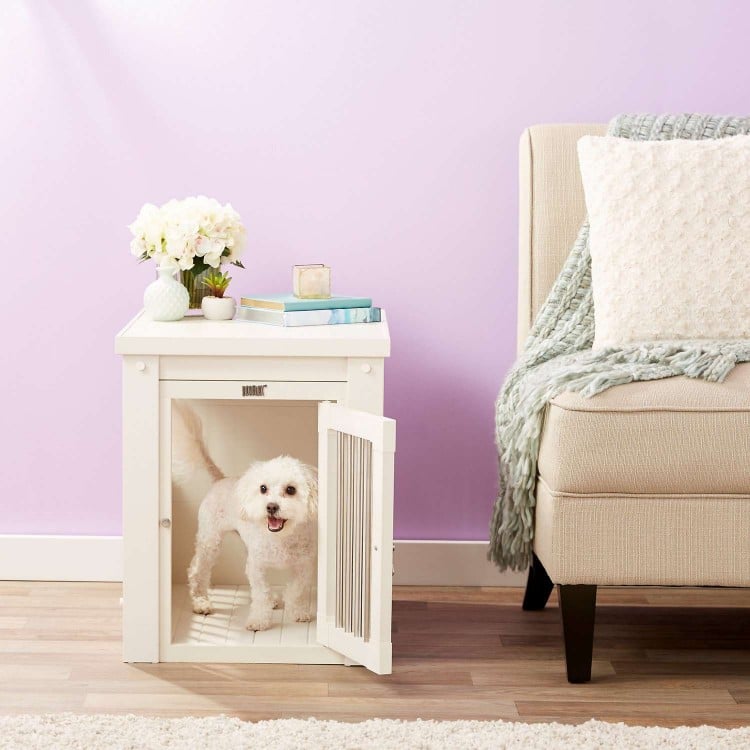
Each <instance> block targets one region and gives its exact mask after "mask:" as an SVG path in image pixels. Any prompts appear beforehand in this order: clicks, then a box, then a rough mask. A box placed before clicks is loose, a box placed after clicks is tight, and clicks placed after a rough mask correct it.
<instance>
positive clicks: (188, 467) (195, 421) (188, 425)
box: [172, 399, 224, 484]
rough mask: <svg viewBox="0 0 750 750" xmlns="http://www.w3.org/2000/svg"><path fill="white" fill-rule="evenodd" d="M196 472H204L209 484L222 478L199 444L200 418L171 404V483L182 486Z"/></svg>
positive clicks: (176, 403)
mask: <svg viewBox="0 0 750 750" xmlns="http://www.w3.org/2000/svg"><path fill="white" fill-rule="evenodd" d="M199 471H205V472H206V473H207V474H208V475H209V476H210V477H211V480H212V481H213V482H217V481H218V480H219V479H223V478H224V473H223V472H222V470H221V469H220V468H219V467H218V466H217V465H216V464H215V463H214V461H213V459H212V458H211V456H210V455H209V453H208V449H207V448H206V443H205V442H204V440H203V425H202V424H201V420H200V417H199V416H198V415H197V414H196V413H195V412H194V411H193V410H192V409H191V408H190V407H189V406H188V405H187V404H186V403H185V402H184V401H180V400H178V399H175V400H174V401H172V480H173V481H174V482H175V483H176V484H186V483H187V482H188V481H189V480H190V479H192V477H193V476H194V475H195V474H196V473H197V472H199Z"/></svg>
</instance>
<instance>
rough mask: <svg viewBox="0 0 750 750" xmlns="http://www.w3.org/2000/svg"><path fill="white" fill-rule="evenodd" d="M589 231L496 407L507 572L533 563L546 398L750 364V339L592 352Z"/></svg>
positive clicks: (676, 127) (623, 134)
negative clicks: (540, 449)
mask: <svg viewBox="0 0 750 750" xmlns="http://www.w3.org/2000/svg"><path fill="white" fill-rule="evenodd" d="M747 133H750V118H739V117H712V116H708V115H696V114H690V115H663V116H657V115H621V116H619V117H616V118H615V119H614V120H612V122H611V123H610V125H609V135H612V136H617V137H619V138H630V139H632V140H639V141H645V140H669V139H672V138H689V139H693V140H699V139H704V138H723V137H726V136H732V135H737V134H747ZM588 235H589V228H588V222H584V224H583V226H582V227H581V230H580V232H579V233H578V237H577V238H576V241H575V243H574V245H573V248H572V250H571V252H570V255H569V256H568V259H567V260H566V261H565V265H564V266H563V269H562V271H561V272H560V275H559V276H558V278H557V280H556V281H555V283H554V285H553V287H552V291H551V292H550V294H549V297H548V298H547V300H546V301H545V303H544V305H542V308H541V310H540V311H539V314H538V315H537V318H536V321H535V322H534V325H533V327H532V329H531V333H530V334H529V337H528V339H527V340H526V343H525V346H524V351H523V353H522V354H521V356H520V358H519V359H518V361H517V362H516V364H515V365H514V366H513V368H512V370H511V371H510V373H509V375H508V377H507V379H506V381H505V384H504V385H503V387H502V390H501V391H500V395H499V396H498V399H497V403H496V405H495V410H496V431H495V439H496V442H497V448H498V454H499V459H500V460H499V475H500V483H499V491H498V497H497V501H496V502H495V508H494V511H493V514H492V522H491V526H490V550H489V558H490V559H491V560H493V561H494V562H495V563H496V564H497V566H498V567H499V568H500V569H501V570H505V569H506V568H512V569H515V570H522V569H524V568H526V567H527V566H528V565H529V562H530V560H531V550H532V541H533V538H534V508H535V505H536V479H537V456H538V452H539V440H540V435H541V430H542V420H543V416H544V410H545V408H546V406H547V404H548V402H549V401H550V399H552V398H554V397H555V396H557V395H558V394H560V393H562V392H563V391H573V392H576V393H580V394H581V395H582V396H593V395H595V394H597V393H600V392H601V391H604V390H606V389H607V388H611V387H612V386H614V385H620V384H622V383H630V382H632V381H637V380H657V379H659V378H671V377H674V376H676V375H686V376H688V377H691V378H703V379H704V380H709V381H718V382H720V381H722V380H724V378H725V377H726V376H727V374H728V373H729V372H730V371H731V369H732V368H733V367H734V366H735V364H737V363H738V362H747V361H750V341H739V342H738V341H711V342H708V343H707V342H706V341H701V342H694V341H693V342H691V341H678V342H655V343H648V344H640V345H634V346H629V347H626V348H622V349H616V348H606V349H599V350H597V351H592V349H591V346H592V343H593V340H594V301H593V297H592V293H591V256H590V254H589V242H588Z"/></svg>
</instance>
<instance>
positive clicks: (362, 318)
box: [236, 305, 380, 328]
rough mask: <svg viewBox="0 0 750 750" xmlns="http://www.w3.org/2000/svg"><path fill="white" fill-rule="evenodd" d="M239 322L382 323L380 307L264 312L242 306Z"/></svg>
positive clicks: (273, 323) (304, 324) (310, 324)
mask: <svg viewBox="0 0 750 750" xmlns="http://www.w3.org/2000/svg"><path fill="white" fill-rule="evenodd" d="M236 319H237V320H246V321H249V322H251V323H266V324H268V325H272V326H284V327H287V328H295V327H297V326H335V325H341V324H346V323H380V308H379V307H347V308H339V309H336V310H292V311H290V312H284V311H283V310H262V309H259V308H257V307H248V306H247V305H241V306H240V307H239V308H237V317H236Z"/></svg>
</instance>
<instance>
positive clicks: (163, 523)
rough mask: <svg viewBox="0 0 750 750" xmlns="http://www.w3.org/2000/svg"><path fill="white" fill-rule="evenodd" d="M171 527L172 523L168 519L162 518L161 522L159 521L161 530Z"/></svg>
mask: <svg viewBox="0 0 750 750" xmlns="http://www.w3.org/2000/svg"><path fill="white" fill-rule="evenodd" d="M171 525H172V522H171V521H170V520H169V519H168V518H162V519H161V521H159V526H161V527H162V528H163V529H168V528H169V527H170V526H171Z"/></svg>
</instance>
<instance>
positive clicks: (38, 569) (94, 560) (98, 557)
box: [0, 534, 122, 581]
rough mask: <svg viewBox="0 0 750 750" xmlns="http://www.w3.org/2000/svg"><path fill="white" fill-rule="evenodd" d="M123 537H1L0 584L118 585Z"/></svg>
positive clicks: (18, 535)
mask: <svg viewBox="0 0 750 750" xmlns="http://www.w3.org/2000/svg"><path fill="white" fill-rule="evenodd" d="M121 580H122V537H119V536H57V535H55V536H51V535H42V534H28V535H27V534H0V581H121Z"/></svg>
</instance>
